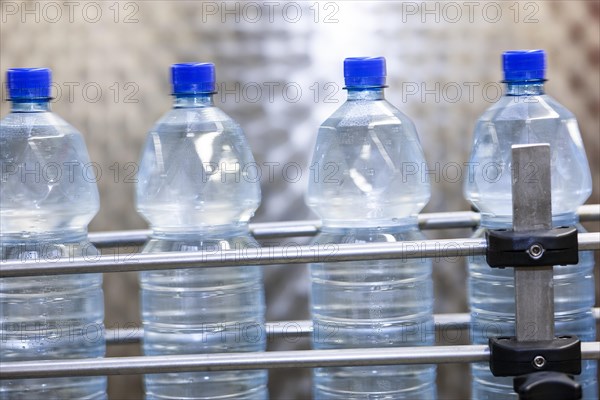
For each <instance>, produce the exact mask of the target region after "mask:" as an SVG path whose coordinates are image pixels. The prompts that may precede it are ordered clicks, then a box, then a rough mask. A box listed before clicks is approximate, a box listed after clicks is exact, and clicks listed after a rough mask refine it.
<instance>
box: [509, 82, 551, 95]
mask: <svg viewBox="0 0 600 400" xmlns="http://www.w3.org/2000/svg"><path fill="white" fill-rule="evenodd" d="M542 94H544V80H539V81H528V82H515V81H507V82H506V95H507V96H539V95H542Z"/></svg>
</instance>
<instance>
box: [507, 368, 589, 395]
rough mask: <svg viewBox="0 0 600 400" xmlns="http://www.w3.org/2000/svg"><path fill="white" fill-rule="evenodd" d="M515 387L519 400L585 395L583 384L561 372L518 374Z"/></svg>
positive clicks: (514, 382) (514, 383)
mask: <svg viewBox="0 0 600 400" xmlns="http://www.w3.org/2000/svg"><path fill="white" fill-rule="evenodd" d="M513 388H514V390H515V392H517V394H518V395H519V400H551V399H558V400H577V399H581V397H582V396H583V391H582V389H581V384H579V383H578V382H575V381H574V380H573V377H572V376H571V375H567V374H563V373H560V372H536V373H534V374H529V375H524V376H518V377H516V378H515V379H514V381H513Z"/></svg>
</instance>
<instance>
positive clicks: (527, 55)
mask: <svg viewBox="0 0 600 400" xmlns="http://www.w3.org/2000/svg"><path fill="white" fill-rule="evenodd" d="M502 66H503V67H504V80H505V81H521V82H523V81H534V80H541V79H544V78H545V76H546V52H545V51H544V50H512V51H505V52H504V53H503V54H502Z"/></svg>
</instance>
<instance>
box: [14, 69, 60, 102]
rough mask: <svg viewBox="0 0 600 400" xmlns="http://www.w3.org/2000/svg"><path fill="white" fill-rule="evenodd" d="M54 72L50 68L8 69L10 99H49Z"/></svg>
mask: <svg viewBox="0 0 600 400" xmlns="http://www.w3.org/2000/svg"><path fill="white" fill-rule="evenodd" d="M51 80H52V72H51V71H50V70H49V69H48V68H11V69H9V70H8V71H6V88H7V89H8V97H9V99H10V100H27V99H49V98H50V82H51Z"/></svg>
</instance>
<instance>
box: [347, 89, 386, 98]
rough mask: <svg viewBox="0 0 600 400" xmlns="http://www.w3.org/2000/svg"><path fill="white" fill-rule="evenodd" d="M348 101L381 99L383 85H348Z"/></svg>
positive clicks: (382, 96)
mask: <svg viewBox="0 0 600 400" xmlns="http://www.w3.org/2000/svg"><path fill="white" fill-rule="evenodd" d="M347 90H348V101H357V100H359V101H360V100H362V101H365V100H383V99H384V98H385V97H384V94H383V87H381V86H380V87H361V86H356V87H349V88H347Z"/></svg>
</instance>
